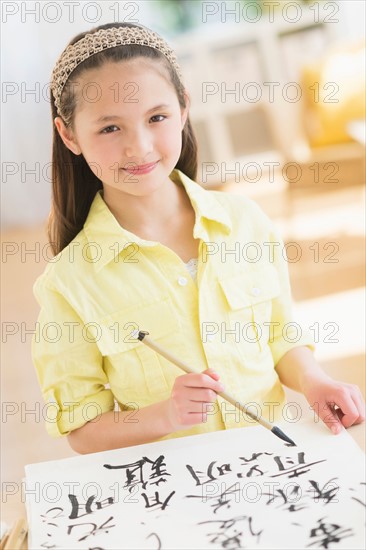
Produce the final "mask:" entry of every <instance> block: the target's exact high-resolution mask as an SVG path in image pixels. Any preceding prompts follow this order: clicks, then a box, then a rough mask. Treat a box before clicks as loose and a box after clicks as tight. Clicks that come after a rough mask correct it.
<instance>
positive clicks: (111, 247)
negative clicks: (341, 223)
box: [32, 170, 312, 438]
mask: <svg viewBox="0 0 366 550" xmlns="http://www.w3.org/2000/svg"><path fill="white" fill-rule="evenodd" d="M170 178H171V179H172V181H174V183H175V184H176V185H183V186H184V187H185V190H186V192H187V194H188V196H189V198H190V200H191V203H192V206H193V208H194V210H195V215H196V218H195V226H194V237H195V238H196V239H199V240H200V245H199V257H198V272H197V281H196V282H195V281H194V280H193V279H192V277H191V276H190V274H189V272H188V271H187V268H186V265H185V264H184V262H183V261H182V259H181V258H180V257H179V256H178V255H177V254H175V253H174V252H173V251H172V250H171V249H169V248H168V247H166V246H163V245H162V244H160V243H158V242H153V241H148V240H143V239H141V238H139V237H138V236H136V235H134V234H133V233H131V232H128V231H126V230H125V229H124V228H122V227H121V226H120V225H119V224H118V222H117V221H116V219H115V218H114V216H113V215H112V213H111V212H110V210H109V208H108V207H107V205H106V204H105V202H104V201H103V198H102V197H103V193H102V192H101V191H100V192H98V193H97V194H96V196H95V198H94V201H93V203H92V205H91V208H90V211H89V214H88V217H87V220H86V222H85V224H84V228H83V229H82V231H80V233H79V234H78V235H77V236H76V237H75V239H74V240H73V241H72V242H71V243H70V244H69V245H68V246H67V247H65V248H64V249H63V250H62V251H61V252H60V253H59V254H58V255H57V256H55V258H53V259H52V261H51V262H50V263H49V265H47V267H46V269H45V271H44V273H43V274H42V275H41V276H40V277H39V278H38V279H37V281H36V282H35V285H34V293H35V296H36V298H37V300H38V302H39V304H40V306H41V311H40V314H39V318H38V321H37V325H36V332H35V335H34V336H33V341H32V357H33V362H34V365H35V367H36V370H37V374H38V378H39V383H40V386H41V390H42V394H43V396H44V399H45V401H46V403H47V404H46V405H45V407H44V414H43V417H44V418H45V420H46V427H47V430H48V432H49V434H50V435H52V436H59V435H66V434H67V433H69V432H70V431H71V430H74V429H76V428H78V427H80V426H82V425H84V424H85V423H86V422H87V421H89V420H92V419H95V420H97V417H98V416H99V415H100V414H102V413H104V412H106V411H110V410H113V409H114V407H115V403H118V405H119V407H120V408H123V409H124V410H126V409H131V416H130V417H129V418H128V419H127V421H131V422H133V421H134V418H133V415H134V412H133V409H136V408H141V407H145V406H147V405H150V404H152V403H155V402H157V401H161V400H164V399H167V398H168V397H169V396H170V393H171V389H172V386H173V383H174V380H175V378H176V377H177V376H180V375H182V374H184V373H183V372H182V371H181V370H180V369H179V368H177V367H176V366H174V365H172V364H171V363H170V362H168V361H167V360H165V359H163V358H162V357H161V356H158V355H157V354H156V353H155V352H153V351H152V350H151V349H150V348H148V347H147V346H145V345H144V344H142V343H141V342H140V341H139V340H137V338H136V337H135V333H134V331H135V330H146V331H148V332H149V333H150V337H151V338H152V339H153V340H154V341H156V342H157V343H158V344H160V345H161V346H162V347H165V348H166V349H168V350H171V351H172V352H173V353H174V354H176V355H178V357H180V358H182V359H183V360H184V361H185V362H187V363H188V364H189V365H191V367H192V368H193V369H195V370H197V371H198V372H200V371H203V370H205V369H207V368H208V367H211V368H214V369H215V370H216V371H217V372H218V373H219V374H220V377H221V381H222V382H223V384H224V386H225V390H226V391H227V392H228V393H231V394H233V395H234V396H235V397H236V398H237V399H238V401H241V402H242V403H245V404H247V405H248V406H249V408H250V410H252V411H253V412H256V413H259V414H261V415H262V416H263V417H264V418H267V419H269V420H276V419H278V418H281V415H282V413H283V411H282V407H283V405H284V403H285V400H284V391H283V388H282V385H281V383H280V381H279V379H278V376H277V373H276V371H275V368H274V367H275V365H276V364H277V362H278V361H279V360H280V358H281V357H282V356H283V355H284V354H285V353H286V352H287V351H288V350H289V349H291V348H293V347H295V346H300V345H310V347H312V340H311V338H309V335H308V334H307V333H306V334H305V331H304V329H303V328H301V327H300V326H299V325H298V324H297V323H296V322H294V320H293V317H292V313H291V293H290V286H289V279H288V271H287V261H286V259H285V258H286V255H285V249H284V246H283V243H282V241H281V239H280V238H279V236H278V235H277V234H276V232H275V231H274V229H273V226H272V224H271V222H270V221H269V219H268V218H267V216H266V215H265V214H264V213H263V212H262V211H261V210H260V208H259V207H258V206H257V205H256V204H255V203H254V202H253V201H252V200H250V199H248V198H246V197H244V196H238V195H232V194H228V193H224V192H220V191H208V190H205V189H203V188H202V187H201V186H200V185H198V184H197V183H195V182H194V181H192V180H190V179H189V178H188V177H187V176H185V175H184V174H183V173H182V172H180V171H178V170H174V171H173V172H172V174H171V176H170ZM167 230H169V229H168V228H167ZM116 417H117V415H116ZM117 418H118V417H117ZM245 425H253V420H251V419H250V418H249V417H247V416H244V415H243V413H239V411H238V410H236V409H235V408H234V407H233V406H232V405H230V404H229V403H227V402H226V401H224V400H222V399H221V398H218V401H217V402H216V403H215V404H214V405H212V407H211V410H210V411H209V415H208V420H207V422H205V423H203V424H200V425H197V426H194V427H192V428H189V429H187V430H183V431H179V432H177V433H174V434H171V435H169V436H166V438H170V437H180V436H184V435H192V434H196V433H203V432H207V431H213V430H220V429H225V428H234V427H241V426H245ZM120 429H123V425H121V426H120Z"/></svg>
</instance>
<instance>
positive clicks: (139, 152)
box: [124, 131, 153, 159]
mask: <svg viewBox="0 0 366 550" xmlns="http://www.w3.org/2000/svg"><path fill="white" fill-rule="evenodd" d="M152 150H153V147H152V140H151V136H150V135H149V133H148V132H146V131H135V132H133V133H132V132H131V133H130V134H129V135H128V136H127V141H126V145H125V151H124V152H125V155H126V157H128V158H137V159H144V158H146V157H147V156H148V154H149V153H151V152H152Z"/></svg>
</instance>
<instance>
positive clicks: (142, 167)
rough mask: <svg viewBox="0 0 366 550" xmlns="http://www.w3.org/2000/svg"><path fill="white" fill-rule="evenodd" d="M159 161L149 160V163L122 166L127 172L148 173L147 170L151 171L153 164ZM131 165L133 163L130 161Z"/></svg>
mask: <svg viewBox="0 0 366 550" xmlns="http://www.w3.org/2000/svg"><path fill="white" fill-rule="evenodd" d="M158 162H159V161H156V162H150V163H149V164H141V165H140V166H137V165H135V166H127V167H125V168H123V170H125V171H126V172H128V173H129V174H135V175H136V174H148V173H149V172H151V171H152V170H153V169H154V168H155V166H156V165H157V164H158ZM130 164H131V165H132V164H133V163H132V162H131V163H130Z"/></svg>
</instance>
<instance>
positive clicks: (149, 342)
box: [139, 333, 273, 430]
mask: <svg viewBox="0 0 366 550" xmlns="http://www.w3.org/2000/svg"><path fill="white" fill-rule="evenodd" d="M140 334H141V336H142V337H141V338H139V340H141V342H143V343H144V344H146V345H147V346H149V348H151V349H152V350H154V351H156V353H158V354H159V355H162V356H163V357H165V359H168V361H170V362H171V363H173V364H174V365H176V366H177V367H179V368H180V369H182V370H183V371H184V372H186V373H187V374H199V373H197V371H194V370H193V369H191V367H189V366H188V365H187V364H186V363H183V361H181V360H180V359H179V358H178V357H176V356H175V355H173V354H172V353H170V352H169V351H167V350H165V349H163V348H162V347H161V346H159V344H156V342H153V341H152V340H151V339H150V338H149V337H148V336H146V335H145V336H143V335H142V334H143V333H140ZM217 395H219V396H220V397H222V398H223V399H226V401H228V402H229V403H231V404H232V405H234V407H237V408H238V409H239V410H241V411H242V412H244V413H245V414H247V415H248V416H249V417H250V418H252V419H253V420H255V421H256V422H258V423H259V424H261V425H262V426H263V427H264V428H267V430H272V428H273V425H272V424H271V423H270V422H267V420H264V419H263V418H261V417H260V416H257V415H256V414H254V413H252V412H250V411H249V410H248V408H247V407H246V406H245V405H243V404H242V403H240V402H239V401H238V400H237V399H235V397H233V396H232V395H230V394H228V393H226V392H217Z"/></svg>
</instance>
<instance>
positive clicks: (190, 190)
mask: <svg viewBox="0 0 366 550" xmlns="http://www.w3.org/2000/svg"><path fill="white" fill-rule="evenodd" d="M169 177H170V179H171V180H172V181H173V182H174V183H175V184H177V185H183V186H184V188H185V190H186V192H187V195H188V196H189V198H190V201H191V203H192V206H193V208H194V211H195V213H196V222H195V225H194V229H193V236H194V238H196V239H197V238H198V239H202V240H206V241H208V240H209V236H208V233H207V228H206V224H205V219H207V220H211V221H213V222H216V223H218V224H220V225H221V226H222V228H223V229H224V231H225V232H226V233H230V231H231V228H232V225H231V220H230V217H229V215H228V214H227V212H226V210H225V209H224V208H223V206H222V205H221V204H220V202H219V201H218V200H217V198H216V197H215V195H214V193H212V192H209V191H207V190H206V189H204V188H203V187H201V186H200V185H199V184H198V183H196V182H195V181H193V180H191V179H190V178H189V177H188V176H186V175H185V174H184V173H183V172H181V171H180V170H177V169H175V170H173V172H172V173H171V174H170V176H169ZM102 193H103V191H102V190H99V191H98V192H97V193H96V195H95V197H94V200H93V202H92V204H91V207H90V210H89V214H88V216H87V219H86V221H85V223H84V232H85V235H86V237H87V239H88V241H89V243H93V244H94V245H95V244H96V245H97V246H98V247H99V250H100V251H101V252H100V254H99V258H98V260H97V261H95V262H93V263H94V266H95V268H96V270H97V271H99V270H100V269H102V267H104V266H105V265H106V264H107V263H109V262H110V261H111V260H114V258H115V257H116V256H117V255H118V254H119V253H120V252H121V251H122V250H123V249H124V248H126V245H127V244H128V243H136V244H137V245H138V246H139V247H145V246H155V245H157V243H155V242H153V241H148V240H145V239H141V238H140V237H138V236H137V235H135V234H134V233H131V232H130V231H127V230H126V229H124V228H123V227H121V226H120V224H119V223H118V222H117V220H116V218H115V217H114V216H113V214H112V212H111V211H110V210H109V208H108V206H107V205H106V203H105V202H104V200H103V197H102Z"/></svg>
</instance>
